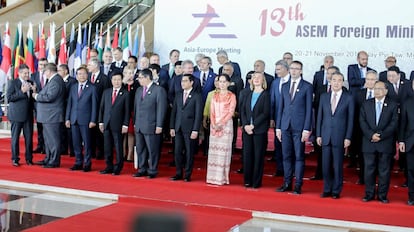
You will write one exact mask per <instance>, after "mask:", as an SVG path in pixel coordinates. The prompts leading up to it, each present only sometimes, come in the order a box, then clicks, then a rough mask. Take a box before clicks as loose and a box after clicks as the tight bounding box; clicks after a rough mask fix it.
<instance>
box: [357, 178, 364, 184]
mask: <svg viewBox="0 0 414 232" xmlns="http://www.w3.org/2000/svg"><path fill="white" fill-rule="evenodd" d="M356 184H358V185H364V184H365V182H364V180H361V179H359V180H357V182H356Z"/></svg>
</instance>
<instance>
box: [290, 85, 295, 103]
mask: <svg viewBox="0 0 414 232" xmlns="http://www.w3.org/2000/svg"><path fill="white" fill-rule="evenodd" d="M295 85H296V81H294V82H292V85H291V86H290V92H289V94H290V100H293V97H294V96H295Z"/></svg>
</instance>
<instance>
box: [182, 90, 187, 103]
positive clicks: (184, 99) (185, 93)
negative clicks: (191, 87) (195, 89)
mask: <svg viewBox="0 0 414 232" xmlns="http://www.w3.org/2000/svg"><path fill="white" fill-rule="evenodd" d="M187 97H188V93H187V92H186V91H184V96H183V105H185V102H186V101H187Z"/></svg>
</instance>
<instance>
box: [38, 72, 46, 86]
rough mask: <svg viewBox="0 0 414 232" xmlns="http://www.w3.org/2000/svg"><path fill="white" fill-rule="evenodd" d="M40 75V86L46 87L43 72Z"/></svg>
mask: <svg viewBox="0 0 414 232" xmlns="http://www.w3.org/2000/svg"><path fill="white" fill-rule="evenodd" d="M39 75H40V86H42V89H43V87H45V78H44V77H43V72H39Z"/></svg>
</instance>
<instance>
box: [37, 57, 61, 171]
mask: <svg viewBox="0 0 414 232" xmlns="http://www.w3.org/2000/svg"><path fill="white" fill-rule="evenodd" d="M44 75H45V76H46V78H47V80H48V82H47V84H46V85H45V86H44V87H43V89H42V90H41V91H40V92H39V93H36V92H35V93H33V94H32V96H33V98H34V99H35V100H36V101H37V121H38V122H40V123H42V124H43V136H44V138H45V147H46V157H45V159H44V160H43V161H40V162H39V163H38V164H41V165H43V167H44V168H56V167H59V166H60V142H61V141H60V140H61V138H60V137H61V135H60V124H61V123H62V122H63V103H64V96H65V83H64V82H63V79H62V77H61V76H59V74H57V67H56V65H55V64H53V63H48V64H47V65H46V68H45V72H44Z"/></svg>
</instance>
